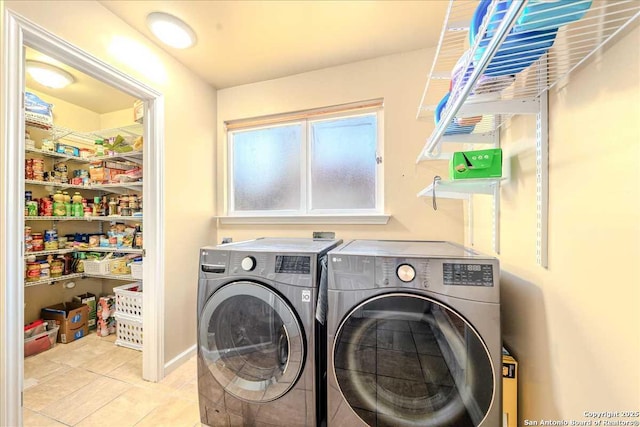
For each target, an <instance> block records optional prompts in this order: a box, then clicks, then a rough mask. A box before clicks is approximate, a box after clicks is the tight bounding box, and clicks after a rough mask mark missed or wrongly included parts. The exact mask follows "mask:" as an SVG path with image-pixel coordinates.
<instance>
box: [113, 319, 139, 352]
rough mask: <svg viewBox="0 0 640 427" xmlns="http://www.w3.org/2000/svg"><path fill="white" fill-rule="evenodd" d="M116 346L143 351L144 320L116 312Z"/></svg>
mask: <svg viewBox="0 0 640 427" xmlns="http://www.w3.org/2000/svg"><path fill="white" fill-rule="evenodd" d="M115 317H116V331H117V335H116V345H119V346H122V347H128V348H131V349H134V350H142V318H138V317H134V316H127V315H125V314H121V313H118V312H117V311H116V316H115Z"/></svg>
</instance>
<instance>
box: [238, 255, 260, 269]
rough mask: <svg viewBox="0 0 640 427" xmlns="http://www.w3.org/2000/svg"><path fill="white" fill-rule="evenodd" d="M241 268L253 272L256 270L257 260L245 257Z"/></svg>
mask: <svg viewBox="0 0 640 427" xmlns="http://www.w3.org/2000/svg"><path fill="white" fill-rule="evenodd" d="M240 267H242V269H243V270H244V271H251V270H253V269H254V268H256V259H255V258H254V257H252V256H248V257H244V258H243V259H242V262H241V263H240Z"/></svg>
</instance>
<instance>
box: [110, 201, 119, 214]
mask: <svg viewBox="0 0 640 427" xmlns="http://www.w3.org/2000/svg"><path fill="white" fill-rule="evenodd" d="M117 213H118V211H117V203H116V199H114V198H113V197H112V198H111V199H110V200H109V216H111V215H116V214H117Z"/></svg>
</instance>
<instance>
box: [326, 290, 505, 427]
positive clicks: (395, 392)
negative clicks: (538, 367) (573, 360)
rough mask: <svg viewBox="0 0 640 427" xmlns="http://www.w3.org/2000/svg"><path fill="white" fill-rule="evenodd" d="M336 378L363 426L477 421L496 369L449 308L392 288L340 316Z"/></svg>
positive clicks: (461, 424)
mask: <svg viewBox="0 0 640 427" xmlns="http://www.w3.org/2000/svg"><path fill="white" fill-rule="evenodd" d="M333 359H334V360H333V365H334V374H335V380H336V383H337V385H338V388H339V389H340V392H341V393H342V397H343V398H344V399H345V400H346V402H347V403H348V405H349V406H350V407H351V409H353V411H354V412H355V413H356V415H358V417H360V418H361V419H362V420H363V421H364V422H365V423H367V424H369V425H376V424H377V425H393V426H421V427H428V426H432V427H433V426H456V427H467V426H469V427H473V426H478V425H480V423H481V422H482V420H483V419H484V418H485V416H486V415H487V413H488V412H489V409H490V407H491V404H492V401H493V399H494V394H495V393H494V378H495V375H496V373H495V372H494V368H493V366H492V364H491V358H490V356H489V352H488V350H487V348H486V346H485V344H484V342H483V340H482V338H481V337H480V336H479V335H478V333H477V332H476V330H475V329H474V328H473V327H472V326H471V325H470V324H469V323H468V322H467V321H466V320H465V319H464V318H463V317H462V316H461V315H459V314H458V313H456V312H455V311H454V310H453V309H452V308H450V307H448V306H445V305H444V304H442V303H439V302H438V301H436V300H434V299H430V298H427V297H423V296H419V295H414V294H406V293H394V294H386V295H382V296H378V297H374V298H371V299H369V300H366V301H365V302H363V303H362V304H360V305H358V306H357V307H355V308H354V309H353V310H352V311H351V312H350V313H349V314H348V315H347V316H346V317H345V318H344V320H343V321H342V323H341V324H340V326H339V329H338V331H337V333H336V335H335V341H334V347H333Z"/></svg>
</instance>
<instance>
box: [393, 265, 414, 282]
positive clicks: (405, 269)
mask: <svg viewBox="0 0 640 427" xmlns="http://www.w3.org/2000/svg"><path fill="white" fill-rule="evenodd" d="M396 274H397V275H398V279H400V280H402V281H403V282H410V281H412V280H413V279H415V277H416V270H415V269H414V268H413V267H412V266H410V265H409V264H401V265H399V266H398V269H397V270H396Z"/></svg>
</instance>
